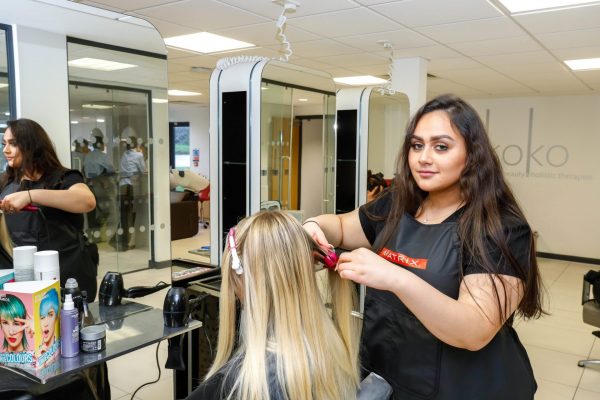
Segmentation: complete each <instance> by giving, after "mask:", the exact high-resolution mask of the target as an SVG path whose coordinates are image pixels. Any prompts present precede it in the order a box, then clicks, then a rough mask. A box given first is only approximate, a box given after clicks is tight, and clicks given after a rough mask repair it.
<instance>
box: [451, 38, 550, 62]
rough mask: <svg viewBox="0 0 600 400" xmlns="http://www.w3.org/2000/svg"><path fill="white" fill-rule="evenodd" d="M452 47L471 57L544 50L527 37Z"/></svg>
mask: <svg viewBox="0 0 600 400" xmlns="http://www.w3.org/2000/svg"><path fill="white" fill-rule="evenodd" d="M451 47H452V48H453V49H454V50H456V51H459V52H461V53H463V54H465V55H467V56H470V57H474V56H487V55H493V54H502V53H524V52H530V51H541V50H543V49H542V47H541V46H540V45H539V44H538V43H537V42H536V41H535V40H533V39H532V38H531V37H529V36H527V35H521V36H511V37H508V38H499V39H490V40H477V41H473V42H460V43H452V45H451Z"/></svg>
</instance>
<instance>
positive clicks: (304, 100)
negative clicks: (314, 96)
mask: <svg viewBox="0 0 600 400" xmlns="http://www.w3.org/2000/svg"><path fill="white" fill-rule="evenodd" d="M298 101H308V99H298Z"/></svg>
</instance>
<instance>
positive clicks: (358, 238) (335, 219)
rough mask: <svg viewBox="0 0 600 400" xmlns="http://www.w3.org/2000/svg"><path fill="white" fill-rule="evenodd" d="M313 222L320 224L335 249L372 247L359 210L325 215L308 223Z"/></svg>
mask: <svg viewBox="0 0 600 400" xmlns="http://www.w3.org/2000/svg"><path fill="white" fill-rule="evenodd" d="M311 220H312V221H316V222H317V223H318V224H319V226H320V228H321V230H322V231H323V233H324V234H325V237H327V240H328V241H329V243H331V244H332V245H333V246H335V247H342V248H344V249H348V250H352V249H356V248H359V247H366V248H370V247H371V246H370V244H369V241H368V240H367V238H366V236H365V234H364V232H363V230H362V226H361V225H360V219H359V217H358V210H354V211H351V212H349V213H345V214H337V215H336V214H323V215H319V216H317V217H313V218H309V219H308V220H307V221H311ZM305 223H306V222H305Z"/></svg>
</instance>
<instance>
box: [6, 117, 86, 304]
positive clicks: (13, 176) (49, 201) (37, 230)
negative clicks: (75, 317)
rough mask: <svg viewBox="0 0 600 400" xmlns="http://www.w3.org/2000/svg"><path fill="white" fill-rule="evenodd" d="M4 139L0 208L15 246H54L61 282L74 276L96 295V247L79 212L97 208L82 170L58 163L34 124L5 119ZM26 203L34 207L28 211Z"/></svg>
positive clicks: (45, 134)
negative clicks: (89, 243)
mask: <svg viewBox="0 0 600 400" xmlns="http://www.w3.org/2000/svg"><path fill="white" fill-rule="evenodd" d="M7 125H8V127H7V129H6V131H5V132H4V137H3V138H2V148H3V154H4V157H6V160H7V163H8V165H7V168H6V172H4V173H3V174H2V175H1V176H0V199H1V200H0V210H2V211H3V212H4V213H5V214H6V216H5V217H6V224H7V226H8V230H9V232H10V237H11V239H12V241H13V244H14V245H15V246H29V245H32V246H37V248H38V250H58V252H59V264H60V281H61V286H62V287H64V283H65V281H66V280H67V279H68V278H75V279H76V280H77V282H78V283H79V287H80V288H81V289H82V290H87V292H88V293H89V294H90V297H91V298H92V299H93V298H95V296H96V289H97V282H96V272H97V266H98V259H97V257H98V251H97V248H95V247H94V248H90V247H89V246H87V245H86V240H85V237H84V235H83V213H86V212H89V211H91V210H93V209H94V207H95V206H96V200H95V198H94V195H93V194H92V192H91V191H90V189H89V188H88V186H87V185H86V184H85V183H84V180H83V176H82V175H81V172H79V171H77V170H71V169H68V168H65V167H63V166H62V164H61V163H60V161H59V159H58V156H57V155H56V151H55V150H54V146H53V144H52V141H51V140H50V138H49V136H48V134H47V133H46V131H45V130H44V128H42V127H41V126H40V125H39V124H38V123H37V122H35V121H32V120H30V119H25V118H21V119H18V120H15V121H8V122H7ZM28 205H34V206H36V207H38V210H37V211H26V210H24V208H25V207H26V206H28Z"/></svg>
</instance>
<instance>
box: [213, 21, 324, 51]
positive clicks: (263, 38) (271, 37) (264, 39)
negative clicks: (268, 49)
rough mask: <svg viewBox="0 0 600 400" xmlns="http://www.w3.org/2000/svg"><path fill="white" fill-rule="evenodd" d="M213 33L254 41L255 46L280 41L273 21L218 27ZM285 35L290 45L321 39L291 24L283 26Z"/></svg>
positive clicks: (268, 44) (270, 44) (269, 44)
mask: <svg viewBox="0 0 600 400" xmlns="http://www.w3.org/2000/svg"><path fill="white" fill-rule="evenodd" d="M214 33H218V34H219V35H224V36H227V37H230V38H233V39H237V40H242V41H245V42H250V43H254V44H255V45H257V46H272V45H274V44H278V43H280V40H279V37H278V35H277V34H278V30H277V27H276V26H275V23H274V22H267V23H263V24H256V25H247V26H242V27H239V28H228V29H218V30H215V31H214ZM285 35H286V36H287V39H288V41H289V42H290V43H292V45H293V44H294V43H296V42H303V41H307V40H317V39H321V37H320V36H318V35H315V34H312V33H310V32H306V31H304V30H302V29H298V28H296V27H293V26H287V27H286V28H285Z"/></svg>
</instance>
